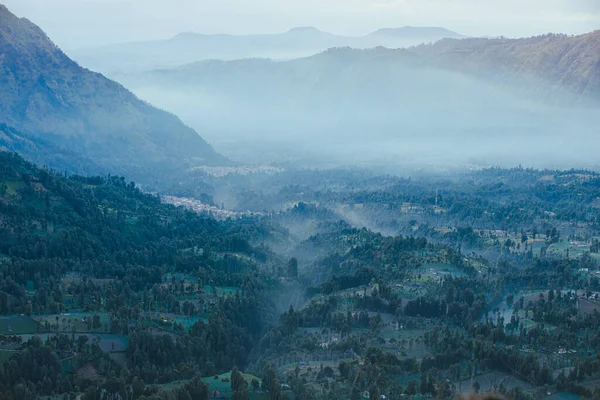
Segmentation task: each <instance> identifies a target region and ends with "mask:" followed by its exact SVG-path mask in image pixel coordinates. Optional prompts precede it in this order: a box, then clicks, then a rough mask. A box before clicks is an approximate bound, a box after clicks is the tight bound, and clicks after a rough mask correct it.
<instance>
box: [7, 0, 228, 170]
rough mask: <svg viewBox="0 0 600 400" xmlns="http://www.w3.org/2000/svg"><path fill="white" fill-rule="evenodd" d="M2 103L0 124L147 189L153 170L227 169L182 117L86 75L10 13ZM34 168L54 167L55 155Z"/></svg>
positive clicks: (99, 77)
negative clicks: (205, 166) (204, 166)
mask: <svg viewBox="0 0 600 400" xmlns="http://www.w3.org/2000/svg"><path fill="white" fill-rule="evenodd" d="M0 98H2V101H1V102H0V122H4V123H6V124H7V125H8V126H12V127H14V128H16V130H18V131H20V132H23V133H25V134H27V135H28V136H29V137H31V138H40V139H42V140H43V141H44V142H47V143H49V144H51V145H53V146H57V147H62V148H64V149H65V150H67V151H70V152H73V153H76V154H78V155H80V156H82V157H86V158H89V159H91V160H93V162H94V163H95V164H96V165H98V166H99V167H101V168H102V169H103V170H105V171H107V172H118V173H127V174H129V175H130V176H133V177H135V178H136V179H141V180H142V181H143V180H144V178H145V177H147V176H148V173H150V172H151V171H152V170H159V169H171V170H178V169H181V168H183V167H186V166H188V165H199V164H215V163H224V162H226V160H225V159H224V158H223V157H221V156H220V155H218V154H217V153H216V152H215V151H214V150H213V148H212V147H211V146H209V145H208V144H207V143H206V142H205V141H204V140H203V139H202V138H201V137H200V136H199V135H198V134H197V133H196V132H195V131H194V130H193V129H191V128H189V127H187V126H185V125H184V124H183V123H182V122H181V121H180V120H179V119H178V118H177V117H175V116H174V115H172V114H169V113H166V112H164V111H161V110H158V109H156V108H154V107H152V106H150V105H149V104H147V103H145V102H143V101H141V100H140V99H138V98H137V97H136V96H134V95H133V94H132V93H131V92H129V91H128V90H126V89H125V88H123V87H122V86H121V85H119V84H117V83H115V82H112V81H110V80H108V79H106V78H105V77H103V76H102V75H100V74H97V73H93V72H90V71H88V70H86V69H83V68H81V67H80V66H79V65H77V64H76V63H75V62H74V61H72V60H70V59H69V58H68V57H67V56H66V55H65V54H64V53H63V52H62V51H61V50H60V49H59V48H57V47H56V46H55V45H54V44H53V43H52V42H51V41H50V40H49V39H48V37H47V36H46V35H45V34H44V32H43V31H42V30H41V29H40V28H38V27H37V26H36V25H34V24H32V23H31V22H29V21H28V20H26V19H19V18H17V17H16V16H14V15H13V14H11V13H10V12H9V11H8V9H6V7H4V6H0ZM5 144H6V143H5ZM24 154H25V155H26V156H29V155H31V152H25V153H24ZM36 161H38V162H43V163H45V164H49V165H54V161H55V160H54V158H53V156H52V154H49V155H48V157H47V159H45V160H39V159H36Z"/></svg>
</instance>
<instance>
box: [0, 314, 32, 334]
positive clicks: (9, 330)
mask: <svg viewBox="0 0 600 400" xmlns="http://www.w3.org/2000/svg"><path fill="white" fill-rule="evenodd" d="M37 331H38V324H37V322H35V321H34V320H33V318H31V317H27V316H10V317H0V335H21V334H24V333H36V332H37Z"/></svg>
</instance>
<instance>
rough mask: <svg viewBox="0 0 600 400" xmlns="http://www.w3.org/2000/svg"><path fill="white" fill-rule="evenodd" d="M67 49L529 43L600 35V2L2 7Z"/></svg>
mask: <svg viewBox="0 0 600 400" xmlns="http://www.w3.org/2000/svg"><path fill="white" fill-rule="evenodd" d="M0 2H3V4H5V5H6V6H7V7H8V8H9V9H10V10H11V11H12V12H14V13H15V14H17V15H19V16H22V17H27V18H29V19H30V20H32V21H33V22H35V23H36V24H38V25H40V26H41V27H42V28H43V29H44V30H45V31H46V32H47V33H48V34H49V35H50V37H51V38H52V39H53V40H54V41H55V42H56V43H57V44H58V45H59V46H62V47H64V48H67V49H69V48H71V49H72V48H78V47H87V46H96V45H103V44H109V43H115V42H125V41H131V40H145V39H160V38H167V37H170V36H173V35H175V34H176V33H179V32H182V31H194V32H200V33H233V34H243V33H272V32H282V31H286V30H288V29H289V28H291V27H294V26H308V25H311V26H316V27H318V28H320V29H322V30H326V31H330V32H333V33H339V34H355V35H360V34H364V33H367V32H369V31H372V30H375V29H378V28H382V27H398V26H404V25H414V26H443V27H446V28H448V29H452V30H455V31H458V32H460V33H463V34H467V35H473V36H480V35H505V36H530V35H536V34H541V33H547V32H561V33H575V34H577V33H583V32H588V31H592V30H594V29H600V0H0Z"/></svg>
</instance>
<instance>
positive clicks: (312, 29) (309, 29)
mask: <svg viewBox="0 0 600 400" xmlns="http://www.w3.org/2000/svg"><path fill="white" fill-rule="evenodd" d="M287 33H300V34H307V33H325V32H323V31H322V30H320V29H317V28H315V27H314V26H297V27H295V28H292V29H290V30H289V31H287Z"/></svg>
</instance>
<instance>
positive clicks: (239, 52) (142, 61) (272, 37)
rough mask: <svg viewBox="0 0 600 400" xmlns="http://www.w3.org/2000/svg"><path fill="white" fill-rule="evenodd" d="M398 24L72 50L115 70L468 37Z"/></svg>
mask: <svg viewBox="0 0 600 400" xmlns="http://www.w3.org/2000/svg"><path fill="white" fill-rule="evenodd" d="M398 29H399V31H398V30H397V31H393V32H392V31H390V32H392V33H389V34H386V33H385V32H387V31H382V32H380V33H379V34H376V33H370V34H367V35H363V36H342V35H336V34H332V33H329V32H324V31H322V30H319V29H317V28H315V27H312V26H305V27H295V28H292V29H290V30H288V31H286V32H283V33H267V34H252V35H229V34H202V33H194V32H183V33H179V34H177V35H175V36H173V37H171V38H169V39H162V40H156V41H144V42H129V43H120V44H117V45H113V46H102V47H96V48H90V49H81V50H78V51H75V52H73V54H72V55H73V57H74V58H75V59H76V60H77V61H78V62H79V63H81V64H82V65H86V66H87V67H89V68H91V69H94V70H97V71H101V72H104V73H107V74H109V75H110V74H112V73H114V72H118V71H121V72H131V71H143V70H151V69H156V68H171V67H176V66H179V65H184V64H190V63H193V62H196V61H202V60H206V59H223V60H234V59H241V58H272V59H278V60H286V59H293V58H299V57H307V56H311V55H314V54H317V53H319V52H322V51H325V50H327V49H329V48H334V47H353V48H360V49H367V48H374V47H378V46H385V47H389V48H406V47H410V46H415V45H419V44H422V43H429V42H434V41H437V40H441V39H443V38H445V37H456V38H462V37H464V36H463V35H461V34H458V33H455V32H452V31H449V30H447V29H445V28H423V29H421V28H415V27H409V28H408V30H409V31H410V33H409V34H403V33H402V29H407V27H404V28H398ZM432 29H433V31H432Z"/></svg>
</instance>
